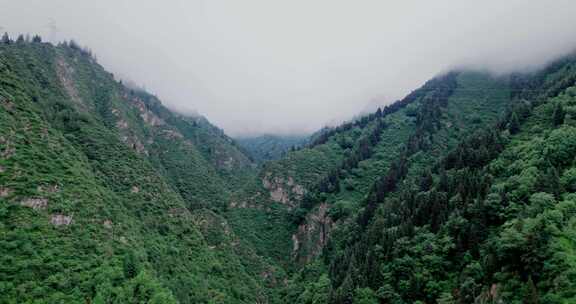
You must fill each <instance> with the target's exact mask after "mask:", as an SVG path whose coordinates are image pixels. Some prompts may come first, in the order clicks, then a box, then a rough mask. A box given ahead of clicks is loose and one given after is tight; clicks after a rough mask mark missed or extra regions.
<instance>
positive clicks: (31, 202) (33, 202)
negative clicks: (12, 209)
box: [20, 198, 48, 210]
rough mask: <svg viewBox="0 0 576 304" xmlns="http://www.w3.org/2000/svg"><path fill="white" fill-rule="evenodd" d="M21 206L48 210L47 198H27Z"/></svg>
mask: <svg viewBox="0 0 576 304" xmlns="http://www.w3.org/2000/svg"><path fill="white" fill-rule="evenodd" d="M20 205H22V206H26V207H30V208H32V209H34V210H42V209H46V206H48V199H47V198H27V199H24V200H22V201H21V202H20Z"/></svg>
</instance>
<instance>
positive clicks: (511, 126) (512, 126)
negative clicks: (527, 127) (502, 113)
mask: <svg viewBox="0 0 576 304" xmlns="http://www.w3.org/2000/svg"><path fill="white" fill-rule="evenodd" d="M508 131H510V134H516V133H518V132H519V131H520V121H519V120H518V115H517V114H516V112H513V113H512V116H510V122H509V123H508Z"/></svg>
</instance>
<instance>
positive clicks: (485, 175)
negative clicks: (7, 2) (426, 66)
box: [0, 37, 576, 304]
mask: <svg viewBox="0 0 576 304" xmlns="http://www.w3.org/2000/svg"><path fill="white" fill-rule="evenodd" d="M290 140H292V139H290ZM290 140H286V139H277V138H261V139H257V140H254V141H252V144H250V141H245V142H244V143H243V144H241V145H240V144H236V142H235V141H234V140H232V139H230V138H229V137H228V136H226V135H225V134H224V133H223V132H222V131H221V130H220V129H218V128H217V127H215V126H213V125H212V124H210V122H209V121H208V120H207V119H205V118H204V117H201V116H186V115H181V114H177V113H174V112H172V111H170V110H168V109H167V108H166V107H164V106H163V105H162V103H161V102H160V100H159V99H158V98H157V97H155V96H153V95H151V94H149V93H147V92H145V91H143V90H139V89H133V88H128V87H126V86H124V85H123V84H122V83H121V82H118V81H117V80H115V79H114V77H113V75H111V74H110V73H108V72H106V71H105V70H104V69H103V68H102V67H101V66H100V65H98V63H97V62H96V61H95V59H94V58H93V57H92V56H91V55H90V54H89V52H87V51H85V50H82V49H81V48H79V47H78V46H77V45H76V44H74V43H66V44H61V45H59V46H53V45H51V44H47V43H42V42H41V39H40V38H39V37H35V38H34V39H33V40H32V41H26V40H25V39H24V38H21V39H18V40H17V41H12V40H9V39H8V40H7V39H4V40H3V42H2V43H1V44H0V303H307V304H308V303H363V304H366V303H574V302H576V285H575V282H576V218H575V215H576V195H575V194H574V192H576V57H574V56H570V57H566V58H564V59H562V60H559V61H557V62H554V63H553V64H550V65H549V66H547V67H546V68H544V69H542V70H540V71H538V72H535V73H531V74H515V75H506V76H501V77H495V76H491V75H489V74H486V73H482V72H474V71H467V70H459V71H452V72H449V73H446V74H443V75H439V76H437V77H435V78H434V79H431V80H430V81H428V82H427V83H425V84H424V85H423V86H422V87H421V88H419V89H417V90H415V91H413V92H412V93H410V94H409V95H408V96H406V97H405V98H404V99H402V100H400V101H397V102H395V103H393V104H391V105H389V106H387V107H384V108H382V109H379V110H378V111H376V112H374V113H371V114H369V115H365V116H362V117H360V118H358V119H356V120H354V121H351V122H348V123H344V124H342V125H340V126H338V127H335V128H329V129H324V130H322V131H321V132H318V133H317V134H315V135H314V136H313V137H311V139H310V140H309V142H307V143H306V144H305V145H302V146H300V147H298V148H297V149H291V148H289V147H288V146H291V145H292V144H290V145H288V144H287V143H288V142H291V141H290ZM294 140H295V141H296V140H297V139H294ZM250 145H252V146H250ZM243 146H244V147H243ZM246 150H249V151H252V153H253V157H250V156H248V155H247V154H246V153H245V152H244V151H246ZM280 154H282V156H279V155H280ZM252 159H255V160H256V162H254V161H252ZM264 160H266V161H264Z"/></svg>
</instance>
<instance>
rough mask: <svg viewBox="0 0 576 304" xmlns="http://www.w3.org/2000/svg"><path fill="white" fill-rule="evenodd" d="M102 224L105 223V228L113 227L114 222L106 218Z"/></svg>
mask: <svg viewBox="0 0 576 304" xmlns="http://www.w3.org/2000/svg"><path fill="white" fill-rule="evenodd" d="M102 225H104V228H106V229H112V226H113V223H112V221H111V220H105V221H104V222H103V223H102Z"/></svg>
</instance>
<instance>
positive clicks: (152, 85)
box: [0, 0, 576, 135]
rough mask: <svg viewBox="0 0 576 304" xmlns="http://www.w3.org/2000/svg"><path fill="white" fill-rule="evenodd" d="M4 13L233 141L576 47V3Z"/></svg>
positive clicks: (255, 0) (97, 4)
mask: <svg viewBox="0 0 576 304" xmlns="http://www.w3.org/2000/svg"><path fill="white" fill-rule="evenodd" d="M0 12H1V13H0V14H1V18H0V26H1V27H2V28H3V31H8V32H10V33H39V34H41V35H42V36H43V37H45V38H46V39H55V40H63V39H70V38H74V39H75V40H77V41H78V42H79V43H80V44H82V45H86V46H88V47H90V48H91V49H92V50H93V51H94V52H95V53H96V55H97V57H98V60H99V62H100V63H102V64H103V65H104V66H105V67H106V68H107V69H108V70H110V71H111V72H113V73H115V74H116V75H118V76H121V77H124V78H127V79H131V80H133V81H134V82H136V83H138V84H143V85H145V86H146V88H147V89H148V90H149V91H151V92H152V93H155V94H157V95H158V96H159V97H160V98H161V99H162V100H163V102H164V104H166V105H167V106H169V107H171V108H174V109H178V110H181V111H198V112H199V113H200V114H203V115H204V116H206V117H207V118H208V119H209V120H211V121H212V122H213V123H215V124H216V125H218V126H220V127H222V128H224V129H225V131H226V132H228V133H229V134H231V135H238V134H244V133H263V132H272V133H278V132H309V131H314V130H316V129H318V128H319V127H321V126H323V125H325V124H327V123H331V122H332V123H333V122H334V121H338V120H341V119H345V118H349V117H351V116H353V115H354V114H357V113H358V112H361V111H363V110H365V109H366V108H369V107H370V103H371V102H378V103H382V104H386V103H390V102H392V101H394V100H395V99H398V98H401V97H403V96H404V95H405V94H407V93H408V92H409V91H411V90H413V89H415V88H417V87H418V86H420V85H421V84H422V83H423V82H424V81H426V80H427V79H429V78H430V77H432V76H434V75H435V74H437V73H439V72H442V71H444V70H446V69H449V68H450V67H453V66H455V65H461V64H471V65H475V66H479V67H486V68H488V69H491V70H493V71H499V72H505V71H510V70H512V69H515V68H524V67H533V66H536V65H539V64H542V63H544V62H546V61H549V60H550V59H552V58H554V57H557V56H559V55H561V54H564V53H566V52H568V51H569V50H571V49H572V48H573V46H575V45H576V17H575V16H576V1H573V0H553V1H529V0H523V1H520V0H489V1H486V0H485V1H462V0H449V1H448V0H446V1H443V0H437V1H430V0H422V1H409V0H408V1H400V0H397V1H391V0H374V1H371V0H355V1H353V0H347V1H344V0H342V1H339V0H282V1H280V0H206V1H202V0H186V1H184V0H182V1H178V0H172V1H158V0H156V1H152V0H124V1H121V0H98V1H84V0H49V1H48V0H17V1H15V0H0ZM50 23H53V24H55V25H56V27H57V28H58V31H57V32H54V31H52V30H51V29H50V27H49V24H50Z"/></svg>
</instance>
